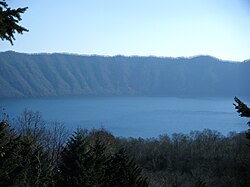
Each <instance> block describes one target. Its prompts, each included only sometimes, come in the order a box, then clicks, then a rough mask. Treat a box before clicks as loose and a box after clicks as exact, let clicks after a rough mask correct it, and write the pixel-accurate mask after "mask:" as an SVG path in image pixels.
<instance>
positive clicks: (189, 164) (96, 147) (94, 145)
mask: <svg viewBox="0 0 250 187" xmlns="http://www.w3.org/2000/svg"><path fill="white" fill-rule="evenodd" d="M0 121H1V122H0V186H185V187H186V186H187V187H188V186H200V187H201V186H230V187H233V186H249V185H250V180H249V176H250V173H249V171H250V154H249V153H250V148H249V146H247V143H248V142H247V141H248V140H247V139H246V138H245V133H235V132H231V133H229V135H227V136H224V135H222V134H220V133H219V132H217V131H213V130H208V129H206V130H204V131H202V132H199V131H192V132H190V133H189V134H181V133H179V134H173V135H172V136H171V137H170V136H168V135H161V136H159V137H158V138H149V139H142V138H122V137H115V136H113V135H112V134H111V133H109V132H107V131H106V130H104V129H100V130H90V131H88V130H85V129H78V130H76V131H75V132H74V133H73V134H70V133H69V132H67V130H66V129H65V128H64V126H63V125H62V124H61V123H59V122H52V123H48V122H46V121H44V120H43V119H42V117H41V114H40V113H39V112H32V111H28V110H25V111H24V112H23V113H22V114H21V115H20V116H19V117H17V118H15V119H14V120H9V119H8V116H7V115H6V114H5V113H3V115H2V117H1V119H0Z"/></svg>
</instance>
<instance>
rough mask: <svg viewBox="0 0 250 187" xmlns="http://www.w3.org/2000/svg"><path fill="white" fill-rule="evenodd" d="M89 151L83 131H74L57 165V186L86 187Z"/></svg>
mask: <svg viewBox="0 0 250 187" xmlns="http://www.w3.org/2000/svg"><path fill="white" fill-rule="evenodd" d="M90 157H91V155H90V151H89V150H88V149H87V140H86V138H85V135H84V133H83V131H80V130H78V131H76V132H75V134H74V135H73V136H72V137H71V138H70V139H69V141H68V142H67V145H66V147H65V148H64V149H63V151H62V153H61V163H60V164H59V174H58V175H59V176H58V178H59V181H58V185H59V186H86V182H87V178H88V172H87V168H88V167H89V165H90V164H91V163H90V162H89V161H90V160H91V158H90Z"/></svg>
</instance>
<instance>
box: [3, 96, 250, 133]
mask: <svg viewBox="0 0 250 187" xmlns="http://www.w3.org/2000/svg"><path fill="white" fill-rule="evenodd" d="M244 100H245V101H246V102H248V101H249V98H248V99H247V98H244ZM232 103H233V98H231V97H207V98H205V97H203V98H199V97H196V98H193V97H192V98H183V97H182V98H181V97H178V98H177V97H80V96H79V97H43V98H29V99H27V98H19V99H18V98H11V99H6V98H5V99H0V107H3V108H5V109H6V110H7V113H8V114H9V115H10V117H15V116H17V115H19V114H20V113H21V112H22V111H23V110H24V109H25V108H26V109H30V110H33V111H40V112H41V114H42V117H43V118H44V119H45V120H47V121H54V120H57V121H60V122H63V123H64V124H65V126H66V127H67V128H68V129H69V130H76V129H77V127H82V128H88V129H91V128H102V127H104V128H105V129H107V130H108V131H110V132H112V133H113V134H114V135H116V136H123V137H158V136H159V135H160V134H169V135H171V134H172V133H189V132H190V131H192V130H203V129H206V128H208V129H213V130H217V131H219V132H221V133H223V134H224V135H227V134H228V133H229V132H230V131H236V132H240V131H244V130H246V125H245V123H246V122H247V120H246V119H244V118H239V116H238V114H237V113H236V112H235V109H234V106H233V104H232Z"/></svg>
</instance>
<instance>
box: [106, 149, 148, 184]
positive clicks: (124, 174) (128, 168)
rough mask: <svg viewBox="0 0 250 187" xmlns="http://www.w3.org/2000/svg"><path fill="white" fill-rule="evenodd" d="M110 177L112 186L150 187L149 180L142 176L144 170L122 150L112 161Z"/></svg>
mask: <svg viewBox="0 0 250 187" xmlns="http://www.w3.org/2000/svg"><path fill="white" fill-rule="evenodd" d="M108 173H110V176H109V181H110V183H111V186H131V187H133V186H134V187H135V186H137V187H140V186H141V187H145V186H148V181H147V178H146V177H144V176H143V175H142V170H141V168H139V166H137V164H136V163H135V162H134V160H133V159H131V158H129V156H128V155H127V154H126V153H125V150H124V149H120V150H119V151H118V152H117V153H116V154H115V155H114V156H113V159H112V163H111V167H110V171H108Z"/></svg>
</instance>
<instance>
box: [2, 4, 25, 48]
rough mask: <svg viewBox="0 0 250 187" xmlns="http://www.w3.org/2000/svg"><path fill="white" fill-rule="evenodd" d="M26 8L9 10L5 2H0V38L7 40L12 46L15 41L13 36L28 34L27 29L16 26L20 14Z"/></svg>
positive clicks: (19, 19)
mask: <svg viewBox="0 0 250 187" xmlns="http://www.w3.org/2000/svg"><path fill="white" fill-rule="evenodd" d="M27 9H28V7H25V8H18V9H11V8H9V7H8V4H7V3H6V2H5V1H0V38H1V39H2V40H8V41H9V42H10V43H11V45H13V40H15V37H14V34H15V33H16V32H17V33H18V34H23V32H24V31H25V32H28V29H26V28H24V27H22V26H20V25H18V22H19V21H21V20H22V19H21V14H23V13H24V12H25V11H26V10H27Z"/></svg>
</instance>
